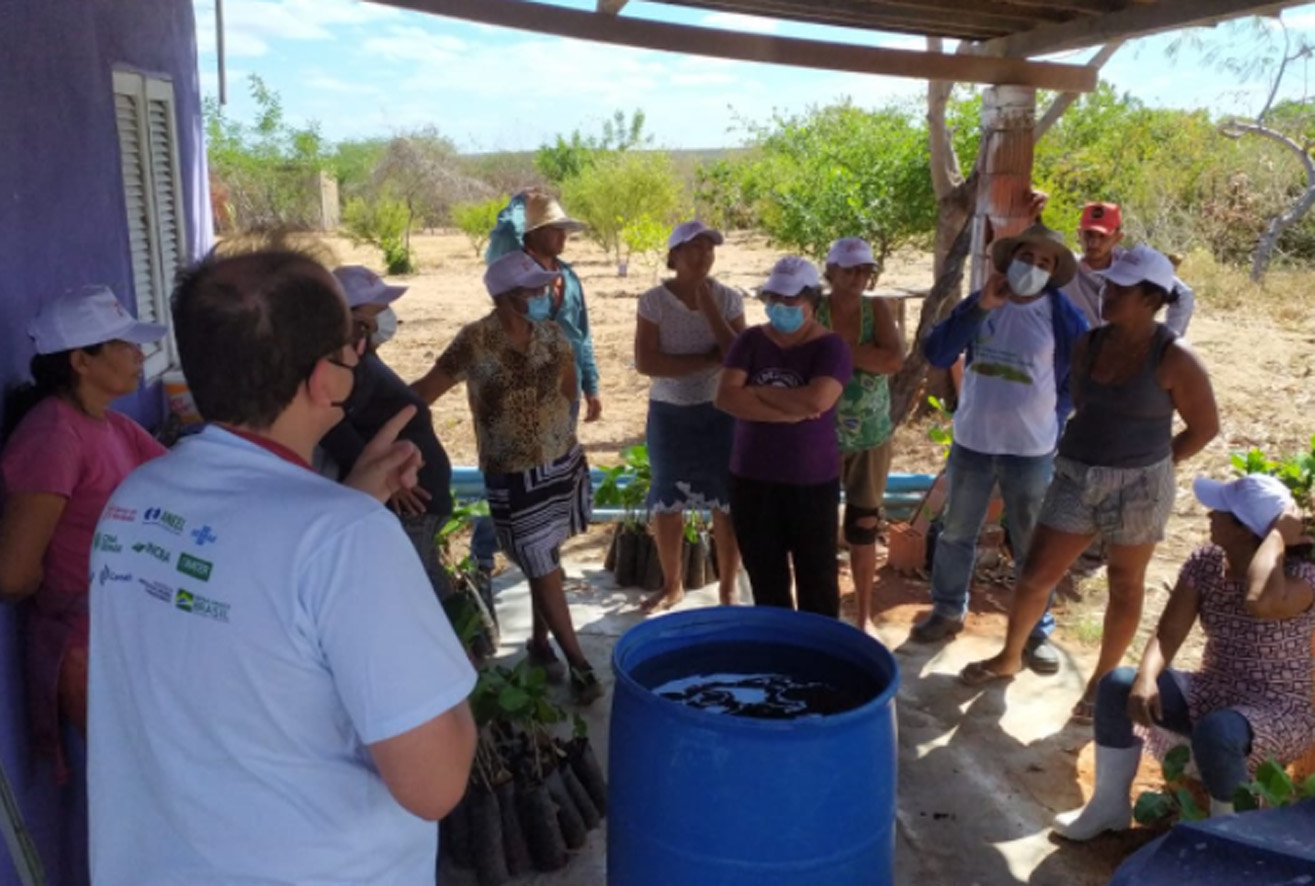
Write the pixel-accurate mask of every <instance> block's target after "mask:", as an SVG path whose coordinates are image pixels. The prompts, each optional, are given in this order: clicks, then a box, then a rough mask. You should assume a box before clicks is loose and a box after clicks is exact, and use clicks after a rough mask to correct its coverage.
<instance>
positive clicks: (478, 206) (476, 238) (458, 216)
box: [452, 197, 505, 258]
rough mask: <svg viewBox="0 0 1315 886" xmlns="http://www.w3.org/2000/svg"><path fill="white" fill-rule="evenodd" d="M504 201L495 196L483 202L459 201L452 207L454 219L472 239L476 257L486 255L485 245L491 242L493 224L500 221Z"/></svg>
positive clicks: (467, 237)
mask: <svg viewBox="0 0 1315 886" xmlns="http://www.w3.org/2000/svg"><path fill="white" fill-rule="evenodd" d="M504 202H505V201H503V199H502V198H501V197H495V198H494V199H492V200H485V201H483V202H481V203H458V204H456V205H455V206H453V207H452V221H453V222H455V223H456V226H457V227H458V228H460V229H461V233H463V234H465V235H466V239H468V240H470V245H471V247H472V248H473V249H474V250H475V257H476V258H479V257H481V256H483V255H484V246H485V244H486V243H488V242H489V233H490V232H492V230H493V226H494V225H496V224H497V223H498V213H499V212H501V211H502V207H503V205H504Z"/></svg>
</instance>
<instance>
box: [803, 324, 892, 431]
mask: <svg viewBox="0 0 1315 886" xmlns="http://www.w3.org/2000/svg"><path fill="white" fill-rule="evenodd" d="M859 314H860V316H861V317H862V321H861V324H860V328H859V334H858V343H859V344H860V345H866V344H871V343H872V342H873V341H874V337H875V335H876V331H875V330H876V321H875V319H874V317H873V308H872V301H871V300H870V299H868V298H860V299H859ZM817 321H818V322H819V323H821V324H822V325H823V326H825V327H826V328H827V329H831V330H834V329H835V326H834V325H833V321H832V318H831V300H830V299H822V303H821V304H820V305H818V307H817ZM893 430H894V429H893V428H892V427H891V423H890V379H889V376H886V375H883V374H881V373H879V372H868V371H866V370H863V369H859V368H858V366H857V365H856V366H855V367H854V375H853V377H852V378H850V380H849V384H847V385H845V389H844V391H843V392H841V394H840V400H839V402H837V403H836V436H837V437H838V438H839V440H840V451H841V452H862V451H863V450H865V449H875V448H876V447H878V446H880V445H881V444H883V443H885V442H886V441H887V440H889V439H890V435H891V432H892V431H893Z"/></svg>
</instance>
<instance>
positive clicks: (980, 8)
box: [662, 0, 1071, 36]
mask: <svg viewBox="0 0 1315 886" xmlns="http://www.w3.org/2000/svg"><path fill="white" fill-rule="evenodd" d="M662 2H663V4H664V5H671V6H686V7H693V8H696V9H724V10H731V11H734V12H739V13H743V14H745V15H767V16H773V17H777V18H784V19H794V20H797V21H810V22H822V23H831V22H834V23H836V24H840V22H841V20H842V19H843V21H844V25H845V26H852V25H853V24H858V25H859V26H860V27H862V26H863V24H864V23H866V24H867V27H868V28H873V29H882V30H885V29H891V30H894V29H898V30H901V31H908V32H910V33H917V34H918V35H920V36H921V35H923V34H925V33H926V31H925V30H918V29H919V27H920V26H927V27H930V28H931V29H933V30H945V29H948V30H950V31H953V30H954V29H955V27H956V26H963V25H970V26H971V27H973V28H977V29H980V30H983V31H986V32H995V33H1009V32H1013V31H1018V30H1022V29H1024V28H1030V27H1033V26H1035V25H1036V23H1037V22H1038V21H1067V20H1068V19H1069V18H1070V17H1071V16H1069V15H1066V14H1064V13H1062V12H1056V11H1054V10H1046V11H1042V10H1041V9H1039V8H1038V9H1032V10H1028V9H1017V8H1015V9H1008V10H1006V9H1002V8H998V7H1002V6H1003V5H1005V4H1000V3H966V2H964V0H828V2H826V3H815V2H810V0H662Z"/></svg>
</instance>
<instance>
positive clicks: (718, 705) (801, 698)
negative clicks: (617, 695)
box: [653, 673, 867, 720]
mask: <svg viewBox="0 0 1315 886" xmlns="http://www.w3.org/2000/svg"><path fill="white" fill-rule="evenodd" d="M653 692H654V693H656V694H657V695H660V696H662V697H663V698H669V699H671V700H672V701H677V702H680V703H681V704H684V705H688V706H689V707H692V708H698V709H700V710H704V711H711V712H713V713H718V714H729V715H731V716H735V717H754V718H756V719H760V720H795V719H800V718H804V717H824V716H826V715H828V714H839V713H842V712H844V711H849V710H853V709H854V708H856V707H858V706H859V705H861V704H863V702H864V701H866V700H867V699H866V698H865V697H863V696H861V695H859V694H857V693H854V692H849V691H847V690H845V689H843V688H842V687H840V686H836V685H834V684H831V683H827V682H822V681H818V680H808V679H804V678H801V677H797V676H792V675H790V674H773V673H762V674H704V675H697V676H691V677H681V678H679V679H675V680H671V681H669V682H667V683H664V684H662V685H661V686H658V687H655V688H654V689H653Z"/></svg>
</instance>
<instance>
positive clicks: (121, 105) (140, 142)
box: [114, 71, 187, 381]
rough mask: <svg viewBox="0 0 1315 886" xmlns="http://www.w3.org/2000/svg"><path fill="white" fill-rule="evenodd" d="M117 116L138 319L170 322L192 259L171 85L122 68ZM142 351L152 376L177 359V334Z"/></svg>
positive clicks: (117, 75) (117, 79) (148, 374)
mask: <svg viewBox="0 0 1315 886" xmlns="http://www.w3.org/2000/svg"><path fill="white" fill-rule="evenodd" d="M114 116H115V124H116V126H117V128H118V133H119V154H120V159H121V165H122V169H123V189H124V204H125V206H126V209H127V216H128V243H129V248H130V250H131V259H132V282H133V290H134V294H135V296H136V303H137V318H138V319H139V320H142V321H144V322H148V323H164V324H165V325H169V322H170V311H169V294H170V293H171V292H172V290H173V280H174V276H175V275H176V274H177V272H178V269H179V267H181V266H182V265H183V264H184V263H185V262H186V261H187V256H186V242H187V240H186V237H185V233H184V230H183V217H182V209H181V207H182V187H181V183H180V178H179V169H178V136H177V124H176V120H175V116H174V98H173V86H172V84H171V83H169V81H167V80H160V79H155V78H149V77H144V76H142V75H141V74H137V73H133V72H129V71H116V72H115V73H114ZM142 350H143V353H144V354H145V356H146V365H145V374H146V378H147V380H148V381H149V380H154V379H156V378H158V377H159V376H160V375H161V374H163V373H164V371H165V370H166V369H168V368H169V367H170V366H171V365H174V364H175V363H176V360H175V359H174V353H175V348H174V344H173V335H172V333H170V335H169V336H167V337H166V338H165V339H164V340H163V341H161V342H159V343H154V344H149V345H145V346H143V348H142Z"/></svg>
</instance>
